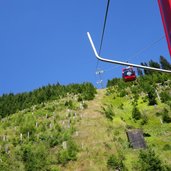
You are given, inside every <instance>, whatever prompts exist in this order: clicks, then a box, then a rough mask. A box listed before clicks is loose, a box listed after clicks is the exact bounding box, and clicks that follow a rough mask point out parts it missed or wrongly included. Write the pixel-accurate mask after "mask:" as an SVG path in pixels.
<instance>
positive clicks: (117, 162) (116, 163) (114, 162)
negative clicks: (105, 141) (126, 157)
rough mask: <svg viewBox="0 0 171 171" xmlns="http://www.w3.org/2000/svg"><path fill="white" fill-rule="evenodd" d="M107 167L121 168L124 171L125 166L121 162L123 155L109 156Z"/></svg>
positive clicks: (112, 168)
mask: <svg viewBox="0 0 171 171" xmlns="http://www.w3.org/2000/svg"><path fill="white" fill-rule="evenodd" d="M107 167H108V168H109V169H111V170H114V171H115V170H123V171H126V170H127V169H126V167H125V166H124V164H123V157H121V156H120V157H116V156H115V155H113V154H112V155H111V156H109V159H108V160H107Z"/></svg>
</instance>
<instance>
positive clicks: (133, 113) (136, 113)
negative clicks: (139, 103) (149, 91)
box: [132, 106, 141, 120]
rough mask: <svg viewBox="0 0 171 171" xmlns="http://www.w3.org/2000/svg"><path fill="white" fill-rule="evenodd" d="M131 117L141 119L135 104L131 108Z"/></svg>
mask: <svg viewBox="0 0 171 171" xmlns="http://www.w3.org/2000/svg"><path fill="white" fill-rule="evenodd" d="M132 118H133V119H135V120H139V119H141V113H140V111H139V109H138V108H137V107H136V106H134V107H133V109H132Z"/></svg>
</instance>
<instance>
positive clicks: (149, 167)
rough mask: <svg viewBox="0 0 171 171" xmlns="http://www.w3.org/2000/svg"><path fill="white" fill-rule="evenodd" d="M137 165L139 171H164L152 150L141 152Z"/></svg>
mask: <svg viewBox="0 0 171 171" xmlns="http://www.w3.org/2000/svg"><path fill="white" fill-rule="evenodd" d="M137 164H138V165H139V169H140V170H141V171H157V170H158V171H159V170H160V171H165V166H164V165H163V164H162V162H161V160H160V159H159V157H158V156H156V154H155V152H154V151H153V150H152V149H147V150H144V151H142V150H141V151H140V154H139V161H138V163H137Z"/></svg>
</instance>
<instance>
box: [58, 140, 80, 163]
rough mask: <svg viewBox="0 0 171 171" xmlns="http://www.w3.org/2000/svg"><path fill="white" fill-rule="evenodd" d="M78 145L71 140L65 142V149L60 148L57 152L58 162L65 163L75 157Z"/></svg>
mask: <svg viewBox="0 0 171 171" xmlns="http://www.w3.org/2000/svg"><path fill="white" fill-rule="evenodd" d="M77 153H78V147H77V145H76V144H75V143H74V142H73V141H68V142H67V149H61V150H60V152H59V153H58V156H57V158H58V163H59V164H62V165H66V164H67V163H68V162H69V161H71V160H73V161H74V160H76V159H77Z"/></svg>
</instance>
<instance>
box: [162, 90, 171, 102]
mask: <svg viewBox="0 0 171 171" xmlns="http://www.w3.org/2000/svg"><path fill="white" fill-rule="evenodd" d="M160 99H161V102H162V103H166V102H168V101H170V100H171V96H170V94H169V92H166V91H163V92H161V93H160Z"/></svg>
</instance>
